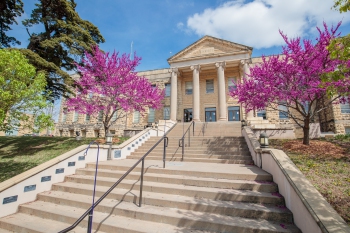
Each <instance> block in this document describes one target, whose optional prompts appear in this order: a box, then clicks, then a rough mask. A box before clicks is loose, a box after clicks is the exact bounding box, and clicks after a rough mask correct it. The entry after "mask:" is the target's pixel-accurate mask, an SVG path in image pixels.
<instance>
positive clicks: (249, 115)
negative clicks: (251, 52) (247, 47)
mask: <svg viewBox="0 0 350 233" xmlns="http://www.w3.org/2000/svg"><path fill="white" fill-rule="evenodd" d="M241 64H242V65H243V77H244V79H248V78H249V77H248V75H250V69H249V65H248V61H247V60H241ZM253 117H254V112H253V111H249V112H247V119H248V118H253Z"/></svg>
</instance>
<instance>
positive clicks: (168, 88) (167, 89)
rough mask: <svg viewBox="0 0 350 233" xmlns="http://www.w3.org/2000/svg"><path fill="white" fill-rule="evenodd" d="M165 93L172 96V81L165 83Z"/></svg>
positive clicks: (166, 95)
mask: <svg viewBox="0 0 350 233" xmlns="http://www.w3.org/2000/svg"><path fill="white" fill-rule="evenodd" d="M164 89H165V90H164V95H165V97H170V95H171V83H166V84H165V85H164Z"/></svg>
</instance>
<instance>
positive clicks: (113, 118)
mask: <svg viewBox="0 0 350 233" xmlns="http://www.w3.org/2000/svg"><path fill="white" fill-rule="evenodd" d="M116 120H117V111H115V112H114V113H113V116H112V118H111V121H112V122H114V121H116Z"/></svg>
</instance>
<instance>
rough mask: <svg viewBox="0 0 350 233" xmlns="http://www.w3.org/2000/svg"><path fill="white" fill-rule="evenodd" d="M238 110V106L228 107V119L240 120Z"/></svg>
mask: <svg viewBox="0 0 350 233" xmlns="http://www.w3.org/2000/svg"><path fill="white" fill-rule="evenodd" d="M240 120H241V116H240V110H239V107H238V106H233V107H228V121H240Z"/></svg>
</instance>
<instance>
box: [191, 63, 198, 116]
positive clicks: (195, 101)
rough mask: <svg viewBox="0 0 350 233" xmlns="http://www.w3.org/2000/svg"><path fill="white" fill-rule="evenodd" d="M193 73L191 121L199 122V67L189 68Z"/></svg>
mask: <svg viewBox="0 0 350 233" xmlns="http://www.w3.org/2000/svg"><path fill="white" fill-rule="evenodd" d="M191 70H192V71H193V93H192V96H193V109H192V114H193V115H192V119H193V121H200V119H199V108H200V104H199V70H200V65H195V66H191Z"/></svg>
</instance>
